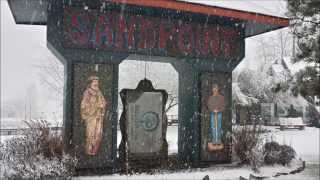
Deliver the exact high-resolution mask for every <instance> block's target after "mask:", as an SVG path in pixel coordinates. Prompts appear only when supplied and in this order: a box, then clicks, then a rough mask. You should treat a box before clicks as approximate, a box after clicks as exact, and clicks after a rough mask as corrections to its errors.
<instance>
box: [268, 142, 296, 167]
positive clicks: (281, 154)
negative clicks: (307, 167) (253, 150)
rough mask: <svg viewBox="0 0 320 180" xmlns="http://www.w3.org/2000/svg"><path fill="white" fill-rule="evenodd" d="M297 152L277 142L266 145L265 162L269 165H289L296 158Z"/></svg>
mask: <svg viewBox="0 0 320 180" xmlns="http://www.w3.org/2000/svg"><path fill="white" fill-rule="evenodd" d="M295 155H296V152H295V151H294V149H293V148H292V147H291V146H288V145H280V144H279V143H277V142H275V141H271V142H267V143H266V144H265V145H264V162H265V163H266V164H269V165H274V164H282V165H288V164H289V163H290V162H291V160H292V159H294V158H295Z"/></svg>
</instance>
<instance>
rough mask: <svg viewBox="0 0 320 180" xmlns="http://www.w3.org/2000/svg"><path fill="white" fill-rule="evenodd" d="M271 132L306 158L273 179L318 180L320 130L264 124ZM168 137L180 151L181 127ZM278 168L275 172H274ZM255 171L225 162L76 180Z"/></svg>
mask: <svg viewBox="0 0 320 180" xmlns="http://www.w3.org/2000/svg"><path fill="white" fill-rule="evenodd" d="M264 128H266V129H268V130H270V131H271V132H269V133H266V134H265V135H264V137H265V139H266V140H270V139H271V138H272V139H273V140H276V141H278V142H279V143H280V144H287V145H290V146H292V147H293V148H294V149H295V150H296V152H297V157H298V158H301V159H302V160H304V161H306V169H305V170H304V171H303V172H301V173H298V174H295V175H287V176H279V177H277V178H270V179H276V180H318V179H319V176H320V172H319V171H320V169H319V168H320V166H319V161H320V156H319V150H320V149H319V140H320V139H319V135H320V134H319V132H320V131H319V129H318V128H313V127H306V129H305V130H303V131H300V130H298V129H286V130H285V131H280V129H279V127H276V126H266V127H264ZM120 140H121V134H120V133H118V142H120ZM167 140H168V144H169V153H177V151H178V145H177V143H178V126H169V127H168V130H167ZM292 168H293V167H283V166H280V165H279V166H273V167H270V166H269V167H268V166H267V167H262V168H261V175H269V176H272V175H275V173H276V172H289V171H290V170H289V169H292ZM275 170H276V171H275ZM250 173H253V172H252V171H251V169H250V167H241V168H230V167H224V166H223V165H217V166H212V167H209V168H204V169H188V170H182V171H179V172H174V173H173V172H163V173H159V174H156V175H147V174H139V175H133V176H124V175H119V174H115V175H110V176H91V177H76V178H74V179H75V180H91V179H110V180H122V179H128V180H140V179H154V180H171V179H173V180H175V179H176V180H178V179H186V180H189V179H190V180H201V179H202V178H203V177H204V176H206V175H209V177H210V179H214V180H227V179H231V180H233V179H234V180H238V179H239V177H240V176H243V177H248V176H249V174H250Z"/></svg>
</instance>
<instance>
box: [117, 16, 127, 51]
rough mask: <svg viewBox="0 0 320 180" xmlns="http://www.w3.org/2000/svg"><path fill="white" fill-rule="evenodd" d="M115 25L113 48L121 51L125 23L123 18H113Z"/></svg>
mask: <svg viewBox="0 0 320 180" xmlns="http://www.w3.org/2000/svg"><path fill="white" fill-rule="evenodd" d="M115 24H116V35H115V36H116V37H115V38H116V42H115V48H116V50H118V51H123V50H124V46H125V39H124V35H125V34H124V33H125V32H126V21H125V19H124V17H123V16H122V15H120V16H117V17H116V18H115Z"/></svg>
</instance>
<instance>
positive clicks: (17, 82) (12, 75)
mask: <svg viewBox="0 0 320 180" xmlns="http://www.w3.org/2000/svg"><path fill="white" fill-rule="evenodd" d="M0 1H1V102H5V101H8V100H11V99H17V98H24V97H25V92H26V89H27V88H28V86H30V85H31V84H34V85H35V86H36V87H37V91H38V96H39V99H40V102H41V107H42V108H44V109H50V108H52V107H53V106H52V103H51V105H50V103H49V101H51V100H50V99H48V92H47V89H45V88H44V87H43V86H41V83H40V79H39V77H38V74H39V69H38V68H36V67H35V65H39V63H41V62H42V61H44V60H45V59H52V60H55V59H56V58H55V57H54V56H53V55H52V53H51V52H50V51H49V50H48V49H47V47H46V26H34V25H33V26H30V25H16V24H15V23H14V19H13V16H12V14H11V12H10V10H9V7H8V3H7V1H6V0H0ZM191 1H193V2H194V1H195V0H191ZM197 2H202V3H208V2H210V1H207V0H198V1H197ZM211 2H212V1H211ZM221 2H222V1H216V4H219V3H220V4H221V5H224V6H227V7H230V6H232V4H233V5H234V8H238V9H243V10H244V9H248V10H249V11H254V12H263V13H267V14H274V15H278V16H281V15H283V14H284V9H285V6H284V3H283V1H281V0H274V1H273V0H260V1H251V0H249V1H248V3H245V0H241V1H240V0H238V1H234V2H233V3H232V1H228V3H221ZM224 2H226V1H224ZM230 2H231V3H230ZM255 38H256V37H255ZM255 38H250V39H248V40H247V41H246V59H245V60H244V61H243V62H242V63H241V64H240V67H239V68H243V67H248V66H251V68H252V67H254V64H255V63H257V62H256V61H255V60H254V59H255V52H256V49H255V48H256V44H255ZM53 104H54V103H53ZM57 106H60V105H57Z"/></svg>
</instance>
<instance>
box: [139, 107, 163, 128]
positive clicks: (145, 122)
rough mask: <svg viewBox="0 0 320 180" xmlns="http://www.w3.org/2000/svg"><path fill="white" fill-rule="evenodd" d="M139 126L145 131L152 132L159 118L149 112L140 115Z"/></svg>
mask: <svg viewBox="0 0 320 180" xmlns="http://www.w3.org/2000/svg"><path fill="white" fill-rule="evenodd" d="M140 123H141V126H142V128H143V129H144V130H146V131H153V130H155V129H156V128H157V127H158V125H159V116H158V114H157V113H155V112H152V111H149V112H146V113H144V114H143V115H142V118H141V121H140Z"/></svg>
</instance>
